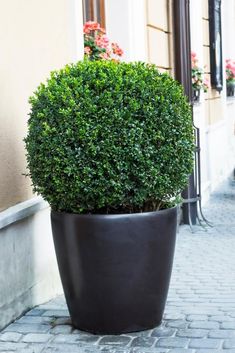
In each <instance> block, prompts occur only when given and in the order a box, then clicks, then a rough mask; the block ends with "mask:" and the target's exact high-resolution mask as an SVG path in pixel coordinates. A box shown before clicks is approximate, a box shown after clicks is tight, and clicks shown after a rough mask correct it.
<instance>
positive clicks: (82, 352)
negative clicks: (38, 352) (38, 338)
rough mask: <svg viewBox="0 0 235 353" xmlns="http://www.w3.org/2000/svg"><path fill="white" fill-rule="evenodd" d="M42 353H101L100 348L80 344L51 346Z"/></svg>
mask: <svg viewBox="0 0 235 353" xmlns="http://www.w3.org/2000/svg"><path fill="white" fill-rule="evenodd" d="M42 353H100V350H99V349H98V347H94V346H81V345H78V344H58V345H53V344H49V345H48V346H47V347H45V348H44V349H43V352H42Z"/></svg>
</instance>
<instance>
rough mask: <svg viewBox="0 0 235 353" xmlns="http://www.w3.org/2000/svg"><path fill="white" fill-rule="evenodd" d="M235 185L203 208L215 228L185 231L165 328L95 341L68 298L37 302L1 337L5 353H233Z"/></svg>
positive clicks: (224, 187) (179, 242)
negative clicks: (71, 312) (80, 326)
mask: <svg viewBox="0 0 235 353" xmlns="http://www.w3.org/2000/svg"><path fill="white" fill-rule="evenodd" d="M234 201H235V184H232V182H230V183H229V184H228V183H226V184H224V185H222V187H220V188H219V189H218V190H217V192H215V193H214V194H213V196H212V198H211V201H210V203H208V205H207V207H206V208H204V213H205V215H206V217H207V218H208V219H209V220H210V221H212V222H213V224H214V227H213V228H206V229H203V228H201V227H197V229H196V232H195V233H191V232H190V229H189V227H188V226H181V227H180V232H179V234H178V240H177V245H176V254H175V262H174V269H173V274H172V279H171V285H170V290H169V295H168V302H167V305H166V310H165V315H164V320H163V323H162V325H161V326H160V327H157V328H155V329H153V330H149V331H143V332H139V333H132V334H125V335H120V336H114V335H113V336H96V335H91V334H88V333H85V332H81V331H78V330H73V329H72V327H71V326H70V323H69V317H68V311H67V308H66V305H65V302H64V298H63V297H58V298H56V299H53V300H51V301H50V302H49V303H46V304H43V305H40V306H38V307H36V308H34V309H32V310H31V311H29V312H28V313H26V315H25V316H23V317H21V318H20V319H18V320H17V321H15V322H14V323H13V324H11V325H9V326H8V327H7V328H6V329H5V330H4V331H2V333H1V334H0V352H8V353H11V352H21V353H39V352H43V353H53V352H55V353H67V352H68V353H70V352H71V353H77V352H78V353H98V352H99V353H100V352H103V353H104V352H106V353H107V352H108V353H157V352H158V353H166V352H169V353H184V352H185V353H199V352H200V353H209V352H211V353H212V352H213V353H216V352H217V353H219V352H222V351H223V352H227V353H232V352H235V218H234V216H235V212H234V211H235V203H234Z"/></svg>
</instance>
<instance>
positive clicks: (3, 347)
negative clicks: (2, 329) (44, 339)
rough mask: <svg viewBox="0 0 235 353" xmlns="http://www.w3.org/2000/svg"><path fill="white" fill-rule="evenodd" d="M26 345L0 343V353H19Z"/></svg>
mask: <svg viewBox="0 0 235 353" xmlns="http://www.w3.org/2000/svg"><path fill="white" fill-rule="evenodd" d="M26 347H27V344H26V343H20V342H0V352H2V351H4V350H5V351H20V350H21V349H23V348H26Z"/></svg>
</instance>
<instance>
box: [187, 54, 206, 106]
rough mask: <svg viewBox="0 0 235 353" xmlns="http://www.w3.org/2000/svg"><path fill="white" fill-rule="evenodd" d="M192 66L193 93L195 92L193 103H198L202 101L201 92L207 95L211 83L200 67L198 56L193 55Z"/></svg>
mask: <svg viewBox="0 0 235 353" xmlns="http://www.w3.org/2000/svg"><path fill="white" fill-rule="evenodd" d="M191 66H192V91H193V102H194V103H198V102H199V101H200V92H201V90H203V91H204V92H205V93H206V92H207V91H208V88H209V81H208V79H207V78H205V77H204V73H203V70H202V68H200V67H199V66H198V59H197V54H196V53H195V52H192V53H191Z"/></svg>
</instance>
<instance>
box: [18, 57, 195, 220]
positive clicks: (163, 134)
mask: <svg viewBox="0 0 235 353" xmlns="http://www.w3.org/2000/svg"><path fill="white" fill-rule="evenodd" d="M30 103H31V107H32V109H31V113H30V118H29V121H28V127H29V132H28V136H27V137H26V139H25V142H26V149H27V161H28V168H29V171H30V172H29V175H30V176H31V178H32V183H33V186H34V191H36V192H38V193H40V194H42V196H43V197H44V198H45V199H46V200H47V201H48V202H49V203H50V205H51V206H52V208H53V209H54V210H57V211H66V212H75V213H129V212H143V211H152V210H157V209H161V208H165V207H169V206H172V202H173V203H174V200H175V199H177V197H178V195H179V194H180V192H181V190H182V189H183V188H184V187H185V185H186V183H187V178H188V175H189V173H190V172H191V170H192V164H193V150H194V143H193V132H192V121H191V109H190V107H189V105H188V103H187V101H186V98H185V97H184V95H183V91H182V87H181V86H180V85H179V84H178V83H177V82H176V81H174V80H173V79H172V78H171V77H170V76H169V75H167V74H161V73H159V72H158V71H157V69H156V67H155V66H154V65H149V64H144V63H115V62H111V61H88V60H85V61H82V62H78V63H77V64H71V65H67V66H66V67H65V68H63V69H62V70H60V71H56V72H52V73H51V77H50V78H49V79H48V81H47V82H46V84H41V85H40V86H39V88H38V89H37V91H36V92H35V93H34V95H33V96H32V97H31V98H30Z"/></svg>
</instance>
